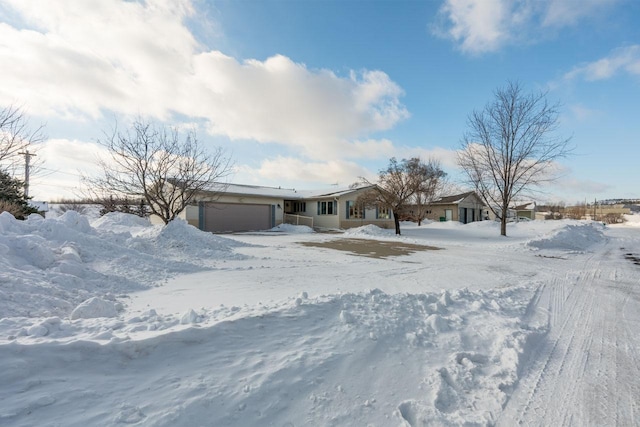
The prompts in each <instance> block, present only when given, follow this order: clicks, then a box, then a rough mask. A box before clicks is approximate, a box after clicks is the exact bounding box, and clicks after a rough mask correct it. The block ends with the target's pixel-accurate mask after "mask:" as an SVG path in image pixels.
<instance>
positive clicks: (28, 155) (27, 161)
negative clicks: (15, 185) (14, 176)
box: [18, 150, 36, 200]
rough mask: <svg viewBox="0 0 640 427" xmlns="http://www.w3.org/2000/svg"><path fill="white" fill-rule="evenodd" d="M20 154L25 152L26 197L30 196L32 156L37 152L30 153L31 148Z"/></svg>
mask: <svg viewBox="0 0 640 427" xmlns="http://www.w3.org/2000/svg"><path fill="white" fill-rule="evenodd" d="M18 154H24V198H25V200H26V199H28V198H29V169H30V167H31V166H30V164H31V157H33V156H35V155H36V154H34V153H30V152H29V150H25V151H21V152H19V153H18Z"/></svg>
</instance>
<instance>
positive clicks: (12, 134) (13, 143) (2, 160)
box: [0, 105, 46, 174]
mask: <svg viewBox="0 0 640 427" xmlns="http://www.w3.org/2000/svg"><path fill="white" fill-rule="evenodd" d="M43 130H44V126H43V125H41V126H39V127H37V128H35V129H32V128H31V127H30V126H29V122H28V120H27V117H26V114H25V112H24V110H23V109H22V108H20V107H16V106H14V105H9V106H8V107H4V108H3V109H0V169H3V170H5V171H11V172H12V173H14V174H15V172H16V170H18V169H19V168H20V167H21V166H23V165H24V153H25V152H26V151H27V150H29V152H30V153H35V152H36V151H37V144H39V143H41V142H43V141H44V140H45V139H46V136H45V135H44V132H43ZM37 166H38V163H37V162H33V163H31V165H30V170H31V174H33V173H35V172H36V171H37Z"/></svg>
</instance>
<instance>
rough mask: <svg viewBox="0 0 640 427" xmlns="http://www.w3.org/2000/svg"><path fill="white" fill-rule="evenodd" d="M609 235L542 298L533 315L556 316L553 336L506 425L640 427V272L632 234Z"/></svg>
mask: <svg viewBox="0 0 640 427" xmlns="http://www.w3.org/2000/svg"><path fill="white" fill-rule="evenodd" d="M609 235H613V236H614V237H615V238H612V239H610V240H608V241H607V242H606V243H605V244H604V245H603V246H602V247H601V248H599V249H598V250H597V252H595V253H593V254H589V255H588V256H587V257H586V258H585V259H584V261H581V262H579V263H578V267H579V268H578V269H576V270H573V269H571V270H568V271H567V273H566V274H565V275H564V277H559V278H557V279H556V280H554V281H553V282H551V283H548V284H546V285H544V286H543V287H542V288H541V289H540V290H539V294H538V296H537V300H536V301H535V308H533V311H535V312H536V314H537V315H541V314H542V315H544V314H543V313H548V318H549V326H550V329H549V333H548V336H547V338H546V339H544V340H541V341H540V343H539V345H538V346H537V347H536V348H535V349H534V351H533V353H532V354H531V363H530V365H529V366H528V367H527V369H526V371H525V372H524V374H523V376H522V378H521V379H520V382H519V385H518V387H517V389H516V390H515V392H514V393H513V395H512V397H511V399H510V401H509V403H508V404H507V406H506V408H505V410H504V412H503V413H502V416H501V417H500V419H499V422H498V425H503V426H513V425H536V426H539V425H548V426H550V425H554V426H570V425H575V426H587V425H591V426H604V425H616V426H635V425H639V423H640V413H639V410H640V408H639V406H640V334H639V333H638V331H640V311H639V310H638V307H640V304H639V302H640V267H638V266H637V265H635V264H633V263H631V262H630V261H631V257H630V256H629V255H628V254H630V253H631V252H629V251H631V250H632V249H631V248H629V247H626V246H625V241H627V238H626V237H624V235H628V232H627V231H624V232H620V230H617V231H609ZM636 248H637V246H636ZM553 262H556V263H563V262H565V261H563V260H560V259H558V260H554V259H550V263H553ZM634 267H635V268H634ZM536 314H533V313H532V315H536Z"/></svg>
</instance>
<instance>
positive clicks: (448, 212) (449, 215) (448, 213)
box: [444, 209, 453, 221]
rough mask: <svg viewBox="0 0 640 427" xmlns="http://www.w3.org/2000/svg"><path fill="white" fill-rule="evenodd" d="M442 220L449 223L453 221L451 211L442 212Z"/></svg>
mask: <svg viewBox="0 0 640 427" xmlns="http://www.w3.org/2000/svg"><path fill="white" fill-rule="evenodd" d="M444 219H445V220H447V221H451V220H452V219H453V210H451V209H445V210H444Z"/></svg>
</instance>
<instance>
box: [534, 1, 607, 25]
mask: <svg viewBox="0 0 640 427" xmlns="http://www.w3.org/2000/svg"><path fill="white" fill-rule="evenodd" d="M616 1H617V0H580V2H579V4H578V3H576V2H574V1H567V0H547V7H546V11H545V13H544V15H543V18H542V25H543V26H545V27H565V26H571V25H575V24H576V23H577V22H578V21H579V20H580V19H583V18H585V17H589V16H594V15H597V14H599V13H600V12H601V11H602V10H604V9H606V8H608V7H610V6H612V5H613V4H614V3H615V2H616Z"/></svg>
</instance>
